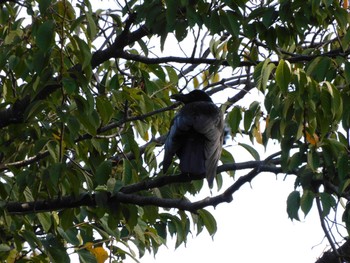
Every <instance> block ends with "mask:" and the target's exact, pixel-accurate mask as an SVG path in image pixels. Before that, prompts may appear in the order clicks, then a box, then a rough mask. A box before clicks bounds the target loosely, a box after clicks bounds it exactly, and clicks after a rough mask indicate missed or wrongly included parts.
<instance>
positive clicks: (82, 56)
mask: <svg viewBox="0 0 350 263" xmlns="http://www.w3.org/2000/svg"><path fill="white" fill-rule="evenodd" d="M73 38H74V40H75V41H76V43H77V44H78V49H77V50H76V52H77V54H79V60H80V63H81V66H82V69H83V70H84V69H85V68H87V67H88V66H90V65H91V58H92V55H91V51H90V47H89V46H88V44H87V43H86V42H85V41H84V40H82V39H80V38H79V37H78V36H74V37H73Z"/></svg>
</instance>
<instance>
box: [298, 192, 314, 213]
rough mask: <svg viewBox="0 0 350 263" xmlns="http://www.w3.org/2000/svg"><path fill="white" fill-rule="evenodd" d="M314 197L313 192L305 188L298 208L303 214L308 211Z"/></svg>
mask: <svg viewBox="0 0 350 263" xmlns="http://www.w3.org/2000/svg"><path fill="white" fill-rule="evenodd" d="M314 198H315V194H314V193H313V192H312V191H310V190H305V191H304V192H303V195H302V196H301V199H300V208H301V210H302V211H303V212H304V214H305V216H306V215H307V214H308V213H309V212H310V210H311V208H312V204H313V201H314Z"/></svg>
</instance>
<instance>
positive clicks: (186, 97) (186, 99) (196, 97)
mask: <svg viewBox="0 0 350 263" xmlns="http://www.w3.org/2000/svg"><path fill="white" fill-rule="evenodd" d="M171 98H172V99H174V100H176V101H181V102H182V103H184V104H188V103H191V102H196V101H208V102H213V101H212V100H211V98H210V97H209V95H208V94H207V93H205V92H204V91H202V90H193V91H191V92H190V93H188V94H181V93H179V94H174V95H172V96H171Z"/></svg>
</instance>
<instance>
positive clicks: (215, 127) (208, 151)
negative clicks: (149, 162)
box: [163, 101, 223, 186]
mask: <svg viewBox="0 0 350 263" xmlns="http://www.w3.org/2000/svg"><path fill="white" fill-rule="evenodd" d="M193 133H195V134H198V135H199V136H201V137H202V136H203V137H204V139H203V141H204V158H205V160H204V161H205V168H206V176H207V179H208V182H209V185H210V186H211V184H212V182H213V180H214V177H215V174H216V167H217V162H218V160H219V158H220V155H221V147H222V140H223V117H222V113H221V111H220V109H219V108H218V107H217V106H216V105H215V104H214V103H211V102H204V101H198V102H193V103H189V104H186V105H185V106H183V108H182V109H181V110H180V112H179V113H178V114H177V115H176V116H175V118H174V120H173V124H172V126H171V128H170V131H169V134H168V137H167V139H166V141H165V153H164V160H163V172H166V171H167V169H168V168H169V166H170V164H171V161H172V158H173V156H174V155H175V154H176V153H178V151H179V150H180V149H181V148H182V147H184V144H185V143H187V141H186V136H187V137H191V136H195V135H193ZM191 147H194V146H191ZM202 158H203V157H202Z"/></svg>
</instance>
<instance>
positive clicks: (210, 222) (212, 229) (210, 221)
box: [198, 209, 217, 236]
mask: <svg viewBox="0 0 350 263" xmlns="http://www.w3.org/2000/svg"><path fill="white" fill-rule="evenodd" d="M198 214H199V216H200V218H201V219H202V220H203V223H204V226H205V228H206V229H207V230H208V232H209V235H211V236H213V235H214V234H215V233H216V231H217V224H216V220H215V218H214V217H213V215H212V214H211V213H209V212H208V211H207V210H205V209H201V210H199V211H198Z"/></svg>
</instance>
